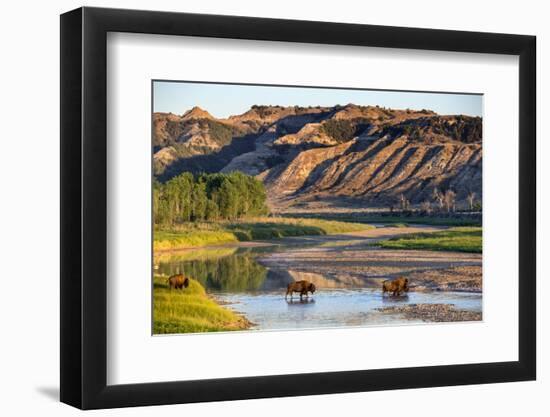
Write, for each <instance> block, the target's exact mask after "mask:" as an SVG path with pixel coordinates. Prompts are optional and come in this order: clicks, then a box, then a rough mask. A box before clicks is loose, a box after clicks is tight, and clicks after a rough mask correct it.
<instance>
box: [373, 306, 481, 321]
mask: <svg viewBox="0 0 550 417" xmlns="http://www.w3.org/2000/svg"><path fill="white" fill-rule="evenodd" d="M376 310H377V311H380V312H381V313H384V314H398V315H401V316H403V317H405V318H406V319H407V320H421V321H424V322H432V323H433V322H436V323H438V322H456V321H481V320H482V313H481V312H480V311H469V310H461V309H457V308H455V306H454V305H452V304H408V305H404V306H391V307H382V308H377V309H376Z"/></svg>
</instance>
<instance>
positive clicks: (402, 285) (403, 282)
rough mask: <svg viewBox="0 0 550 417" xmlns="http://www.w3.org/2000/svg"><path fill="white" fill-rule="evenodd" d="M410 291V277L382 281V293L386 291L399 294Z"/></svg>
mask: <svg viewBox="0 0 550 417" xmlns="http://www.w3.org/2000/svg"><path fill="white" fill-rule="evenodd" d="M408 291H409V279H408V278H403V277H400V278H397V279H394V280H393V281H390V280H386V281H384V282H383V283H382V294H385V293H386V292H389V293H392V295H394V296H397V295H401V293H403V292H408Z"/></svg>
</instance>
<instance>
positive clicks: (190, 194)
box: [153, 172, 268, 226]
mask: <svg viewBox="0 0 550 417" xmlns="http://www.w3.org/2000/svg"><path fill="white" fill-rule="evenodd" d="M267 213H268V209H267V205H266V193H265V188H264V185H263V184H262V183H261V182H260V181H258V180H257V179H256V178H254V177H251V176H249V175H245V174H243V173H241V172H232V173H230V174H201V175H193V174H192V173H190V172H185V173H183V174H180V175H178V176H176V177H174V178H172V179H171V180H169V181H167V182H166V183H164V184H163V183H160V182H158V181H156V180H155V182H154V183H153V219H154V222H155V225H162V226H167V225H174V224H181V223H184V222H190V221H191V222H193V221H213V220H235V219H239V218H243V217H252V216H261V215H265V214H267Z"/></svg>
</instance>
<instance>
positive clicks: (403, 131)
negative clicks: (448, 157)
mask: <svg viewBox="0 0 550 417" xmlns="http://www.w3.org/2000/svg"><path fill="white" fill-rule="evenodd" d="M482 128H483V123H482V119H481V117H470V116H453V117H448V116H436V117H421V118H419V119H408V120H405V121H403V122H401V123H398V124H394V125H391V124H390V125H387V126H385V127H384V128H383V129H382V132H381V136H384V135H390V136H391V137H399V136H401V135H407V136H409V138H411V139H413V140H422V139H425V138H427V137H429V136H433V135H439V136H445V137H449V138H452V139H453V140H457V141H460V142H463V143H477V142H481V138H482Z"/></svg>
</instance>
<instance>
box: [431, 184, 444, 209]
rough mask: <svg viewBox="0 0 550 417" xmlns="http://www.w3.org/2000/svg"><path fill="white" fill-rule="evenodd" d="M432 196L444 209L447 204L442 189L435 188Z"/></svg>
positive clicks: (440, 207)
mask: <svg viewBox="0 0 550 417" xmlns="http://www.w3.org/2000/svg"><path fill="white" fill-rule="evenodd" d="M432 198H433V199H434V201H435V202H436V204H437V205H438V207H439V210H443V207H444V206H445V196H444V194H443V193H442V192H441V191H439V190H438V189H437V187H436V188H434V190H433V192H432Z"/></svg>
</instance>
